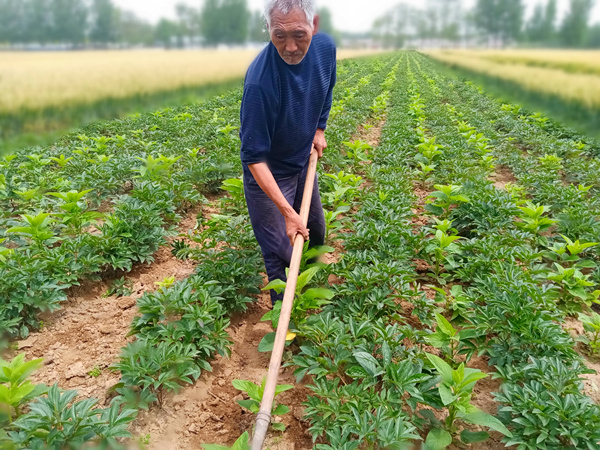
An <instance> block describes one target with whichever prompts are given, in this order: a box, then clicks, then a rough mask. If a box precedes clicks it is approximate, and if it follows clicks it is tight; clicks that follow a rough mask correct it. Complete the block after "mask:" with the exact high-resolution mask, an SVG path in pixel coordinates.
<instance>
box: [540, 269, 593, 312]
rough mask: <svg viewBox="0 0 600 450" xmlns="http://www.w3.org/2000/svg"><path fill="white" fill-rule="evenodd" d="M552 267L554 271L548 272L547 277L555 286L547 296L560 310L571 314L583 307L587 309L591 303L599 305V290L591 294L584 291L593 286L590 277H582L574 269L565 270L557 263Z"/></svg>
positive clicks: (582, 275)
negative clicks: (554, 301)
mask: <svg viewBox="0 0 600 450" xmlns="http://www.w3.org/2000/svg"><path fill="white" fill-rule="evenodd" d="M554 267H555V270H554V271H552V270H550V271H549V272H548V275H547V278H548V280H550V281H552V282H553V283H554V286H555V289H554V290H552V291H550V293H549V295H550V296H551V298H553V299H555V300H556V301H557V303H558V306H559V307H560V308H562V309H564V310H565V311H566V312H568V313H569V314H573V313H575V312H579V311H581V310H582V307H583V306H584V305H585V306H588V307H589V306H591V305H592V303H600V301H598V297H600V290H597V291H594V292H591V293H590V292H588V291H587V290H586V288H588V287H591V286H594V285H595V283H594V282H592V281H589V278H590V275H584V274H583V273H582V272H581V271H580V270H578V269H577V268H575V267H571V268H568V269H565V268H564V267H563V266H561V265H560V264H557V263H554Z"/></svg>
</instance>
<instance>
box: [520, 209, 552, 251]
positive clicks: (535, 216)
mask: <svg viewBox="0 0 600 450" xmlns="http://www.w3.org/2000/svg"><path fill="white" fill-rule="evenodd" d="M519 209H520V210H521V216H520V221H518V222H515V225H516V226H517V227H518V228H520V229H522V230H524V231H527V232H529V233H531V234H533V235H534V236H536V239H538V240H539V241H540V243H542V244H544V245H545V244H546V243H547V239H546V238H545V237H544V236H541V235H540V233H542V232H544V231H546V230H548V229H549V228H550V227H552V226H553V225H554V224H555V223H556V220H553V219H548V218H547V217H543V215H544V214H545V213H546V211H547V209H548V207H547V206H542V205H535V204H533V203H532V202H527V203H526V206H519Z"/></svg>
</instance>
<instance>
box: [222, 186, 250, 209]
mask: <svg viewBox="0 0 600 450" xmlns="http://www.w3.org/2000/svg"><path fill="white" fill-rule="evenodd" d="M221 189H223V190H224V191H227V192H229V197H224V198H222V199H221V202H222V203H223V204H224V205H230V206H231V207H232V208H233V210H235V211H239V210H240V209H241V208H244V207H245V205H246V198H245V197H244V181H243V180H242V179H240V178H231V179H229V180H225V181H223V184H222V185H221Z"/></svg>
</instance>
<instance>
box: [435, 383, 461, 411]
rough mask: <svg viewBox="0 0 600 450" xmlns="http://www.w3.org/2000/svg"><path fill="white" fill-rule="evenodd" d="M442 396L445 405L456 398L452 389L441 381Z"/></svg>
mask: <svg viewBox="0 0 600 450" xmlns="http://www.w3.org/2000/svg"><path fill="white" fill-rule="evenodd" d="M438 390H439V392H440V398H441V399H442V403H443V404H444V406H447V405H449V404H451V403H452V402H454V401H455V400H456V398H457V397H456V396H455V395H454V394H452V390H451V389H450V388H449V387H448V386H447V385H446V384H444V383H441V384H440V386H439V388H438Z"/></svg>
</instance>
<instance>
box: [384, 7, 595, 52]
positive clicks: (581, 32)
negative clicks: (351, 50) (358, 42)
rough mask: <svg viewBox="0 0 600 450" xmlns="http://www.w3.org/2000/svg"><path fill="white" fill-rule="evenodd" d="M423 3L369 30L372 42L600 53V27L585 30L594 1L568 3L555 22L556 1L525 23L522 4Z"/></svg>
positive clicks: (387, 17)
mask: <svg viewBox="0 0 600 450" xmlns="http://www.w3.org/2000/svg"><path fill="white" fill-rule="evenodd" d="M463 3H464V2H463V0H427V1H426V2H425V6H424V8H414V7H411V6H409V5H407V4H405V3H400V4H398V5H397V6H396V7H394V8H393V9H392V10H391V11H389V12H388V13H386V15H384V16H382V17H381V18H379V19H377V20H376V21H375V23H374V24H373V37H374V38H375V39H376V40H378V41H379V42H381V43H382V44H383V45H384V46H386V47H396V48H399V47H402V46H404V45H405V44H406V43H407V42H408V43H409V44H411V45H421V44H424V43H429V44H430V45H436V44H452V43H459V42H465V41H466V42H469V43H480V44H488V45H491V46H503V45H506V44H510V43H525V44H528V45H535V46H546V47H548V46H553V47H558V46H561V47H570V48H584V47H590V48H592V47H593V48H598V47H600V24H595V25H590V15H591V12H592V9H593V7H594V3H595V0H570V6H569V11H568V12H567V14H566V15H565V16H564V17H563V18H562V20H561V21H559V17H558V8H557V1H556V0H545V2H542V3H538V4H537V5H536V7H535V10H534V13H533V15H532V16H531V18H530V19H529V20H528V21H526V20H525V5H524V1H523V0H477V1H476V3H475V6H474V7H473V8H472V9H470V10H469V9H466V8H464V6H463Z"/></svg>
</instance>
